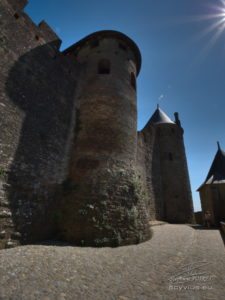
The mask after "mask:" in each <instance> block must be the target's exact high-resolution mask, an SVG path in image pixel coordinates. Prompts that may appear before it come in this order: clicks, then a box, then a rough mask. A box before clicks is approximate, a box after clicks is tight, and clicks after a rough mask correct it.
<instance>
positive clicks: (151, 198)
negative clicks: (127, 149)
mask: <svg viewBox="0 0 225 300" xmlns="http://www.w3.org/2000/svg"><path fill="white" fill-rule="evenodd" d="M156 134H157V132H156V128H155V127H154V126H148V127H145V128H144V129H143V130H142V131H141V132H139V135H138V137H139V139H138V149H139V151H138V166H139V168H140V169H141V170H142V172H141V173H142V178H143V179H142V180H143V181H144V182H145V184H146V193H147V207H148V210H149V218H150V220H164V204H163V197H162V183H161V166H160V151H159V143H158V140H157V139H156Z"/></svg>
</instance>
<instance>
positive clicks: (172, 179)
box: [155, 123, 194, 223]
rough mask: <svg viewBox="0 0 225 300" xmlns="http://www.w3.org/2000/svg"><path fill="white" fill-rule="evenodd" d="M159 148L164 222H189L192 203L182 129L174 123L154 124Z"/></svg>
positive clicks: (191, 219) (192, 218)
mask: <svg viewBox="0 0 225 300" xmlns="http://www.w3.org/2000/svg"><path fill="white" fill-rule="evenodd" d="M155 126H157V131H158V137H157V138H158V142H159V149H160V165H161V178H162V190H163V199H164V209H165V210H164V211H165V220H166V221H168V222H171V223H191V222H193V220H194V216H193V203H192V196H191V188H190V181H189V175H188V167H187V160H186V154H185V148H184V142H183V129H182V128H181V127H179V126H178V125H176V124H172V123H164V124H156V125H155Z"/></svg>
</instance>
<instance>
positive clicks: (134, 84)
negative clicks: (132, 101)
mask: <svg viewBox="0 0 225 300" xmlns="http://www.w3.org/2000/svg"><path fill="white" fill-rule="evenodd" d="M130 83H131V86H132V87H133V88H134V90H135V91H136V78H135V75H134V73H133V72H132V73H131V74H130Z"/></svg>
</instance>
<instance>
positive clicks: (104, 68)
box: [98, 59, 110, 74]
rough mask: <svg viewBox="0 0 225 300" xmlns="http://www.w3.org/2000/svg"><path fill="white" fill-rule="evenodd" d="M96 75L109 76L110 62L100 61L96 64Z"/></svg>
mask: <svg viewBox="0 0 225 300" xmlns="http://www.w3.org/2000/svg"><path fill="white" fill-rule="evenodd" d="M98 74H110V61H109V60H108V59H102V60H100V62H99V63H98Z"/></svg>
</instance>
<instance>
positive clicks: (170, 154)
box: [169, 153, 173, 161]
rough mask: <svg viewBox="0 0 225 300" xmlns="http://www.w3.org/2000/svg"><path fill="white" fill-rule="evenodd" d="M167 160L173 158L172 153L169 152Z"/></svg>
mask: <svg viewBox="0 0 225 300" xmlns="http://www.w3.org/2000/svg"><path fill="white" fill-rule="evenodd" d="M169 160H170V161H172V160H173V154H172V153H169Z"/></svg>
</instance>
